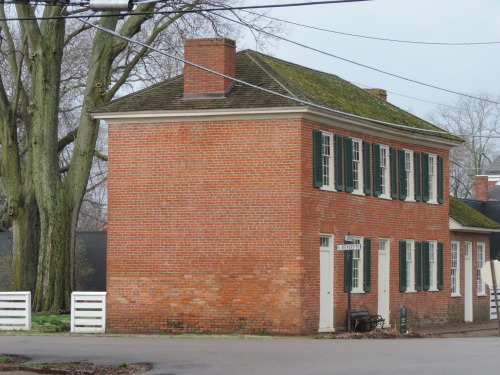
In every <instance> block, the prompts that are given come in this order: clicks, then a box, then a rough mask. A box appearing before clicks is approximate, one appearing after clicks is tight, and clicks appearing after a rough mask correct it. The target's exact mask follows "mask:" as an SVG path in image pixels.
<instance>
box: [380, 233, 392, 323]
mask: <svg viewBox="0 0 500 375" xmlns="http://www.w3.org/2000/svg"><path fill="white" fill-rule="evenodd" d="M389 255H390V254H389V240H388V239H379V240H378V314H379V315H381V316H382V318H384V319H385V326H386V327H387V326H388V325H389V322H390V320H389V269H390V267H389V259H390V257H389Z"/></svg>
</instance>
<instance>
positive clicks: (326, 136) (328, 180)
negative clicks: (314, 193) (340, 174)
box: [321, 132, 335, 189]
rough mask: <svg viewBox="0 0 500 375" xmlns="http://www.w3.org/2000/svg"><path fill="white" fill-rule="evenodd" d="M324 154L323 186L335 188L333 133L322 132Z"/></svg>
mask: <svg viewBox="0 0 500 375" xmlns="http://www.w3.org/2000/svg"><path fill="white" fill-rule="evenodd" d="M321 135H322V138H323V139H322V152H321V153H322V156H323V187H324V188H331V189H333V188H334V186H333V182H334V177H333V176H334V168H335V167H334V162H333V134H331V133H326V132H322V134H321Z"/></svg>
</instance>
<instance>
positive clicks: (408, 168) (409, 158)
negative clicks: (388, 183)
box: [404, 150, 415, 201]
mask: <svg viewBox="0 0 500 375" xmlns="http://www.w3.org/2000/svg"><path fill="white" fill-rule="evenodd" d="M404 158H405V163H404V166H405V177H406V200H407V201H414V200H415V181H414V176H415V172H414V167H413V165H414V164H413V151H410V150H404Z"/></svg>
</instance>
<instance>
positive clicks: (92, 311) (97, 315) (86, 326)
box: [71, 292, 106, 333]
mask: <svg viewBox="0 0 500 375" xmlns="http://www.w3.org/2000/svg"><path fill="white" fill-rule="evenodd" d="M71 332H74V333H104V332H106V292H73V293H72V294H71Z"/></svg>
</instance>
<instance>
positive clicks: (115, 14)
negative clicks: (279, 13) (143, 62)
mask: <svg viewBox="0 0 500 375" xmlns="http://www.w3.org/2000/svg"><path fill="white" fill-rule="evenodd" d="M362 1H373V0H335V1H314V2H310V3H290V4H271V5H248V6H240V7H219V8H207V9H203V8H196V9H191V10H183V11H178V10H177V11H155V12H120V11H118V12H113V13H104V14H89V15H84V16H82V15H73V16H72V15H66V16H53V17H16V18H0V21H33V20H56V19H63V18H65V19H83V18H86V19H88V18H101V17H123V16H151V15H156V14H162V15H165V14H177V13H203V12H216V11H228V10H229V11H234V10H246V9H269V8H285V7H298V6H309V5H329V4H340V3H357V2H362Z"/></svg>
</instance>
